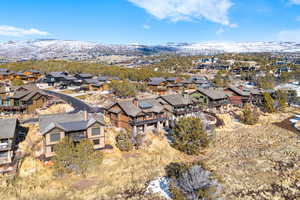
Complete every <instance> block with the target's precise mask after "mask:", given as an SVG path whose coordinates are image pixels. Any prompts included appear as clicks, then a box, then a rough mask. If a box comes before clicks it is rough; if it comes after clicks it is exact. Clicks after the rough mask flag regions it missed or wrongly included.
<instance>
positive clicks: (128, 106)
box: [117, 100, 142, 117]
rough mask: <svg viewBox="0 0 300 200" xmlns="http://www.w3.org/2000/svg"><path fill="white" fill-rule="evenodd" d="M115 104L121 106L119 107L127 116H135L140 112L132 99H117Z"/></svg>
mask: <svg viewBox="0 0 300 200" xmlns="http://www.w3.org/2000/svg"><path fill="white" fill-rule="evenodd" d="M117 104H118V105H119V106H120V107H121V109H122V110H123V111H124V112H125V113H126V114H127V115H129V116H132V117H135V116H137V115H138V114H139V113H141V112H142V110H141V109H140V108H138V107H137V106H135V105H134V104H133V103H132V101H131V100H130V101H119V102H117Z"/></svg>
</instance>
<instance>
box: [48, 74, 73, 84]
mask: <svg viewBox="0 0 300 200" xmlns="http://www.w3.org/2000/svg"><path fill="white" fill-rule="evenodd" d="M66 76H68V73H67V72H50V73H47V74H46V75H45V77H44V82H45V83H48V85H49V86H50V85H51V86H54V85H55V84H59V83H60V82H61V81H63V80H65V77H66Z"/></svg>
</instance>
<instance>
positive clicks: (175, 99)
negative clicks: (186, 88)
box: [158, 94, 193, 106]
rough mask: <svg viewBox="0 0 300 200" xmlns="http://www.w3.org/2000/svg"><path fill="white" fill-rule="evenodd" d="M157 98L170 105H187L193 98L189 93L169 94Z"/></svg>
mask: <svg viewBox="0 0 300 200" xmlns="http://www.w3.org/2000/svg"><path fill="white" fill-rule="evenodd" d="M158 98H161V99H163V100H164V101H165V102H167V103H168V104H170V105H172V106H180V105H189V104H192V103H193V99H192V98H191V97H190V96H189V95H186V96H183V95H181V94H170V95H165V96H160V97H158Z"/></svg>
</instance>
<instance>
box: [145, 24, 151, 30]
mask: <svg viewBox="0 0 300 200" xmlns="http://www.w3.org/2000/svg"><path fill="white" fill-rule="evenodd" d="M143 28H144V29H150V28H151V26H150V25H148V24H144V25H143Z"/></svg>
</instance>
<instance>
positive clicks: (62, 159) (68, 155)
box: [53, 137, 103, 175]
mask: <svg viewBox="0 0 300 200" xmlns="http://www.w3.org/2000/svg"><path fill="white" fill-rule="evenodd" d="M54 151H55V156H54V159H53V161H54V168H55V170H56V172H57V174H58V175H62V174H64V173H69V172H76V173H77V174H80V175H85V174H86V173H87V171H88V169H89V167H91V166H94V165H95V164H101V162H102V160H103V154H102V152H97V151H94V149H93V143H92V142H91V141H90V140H89V139H84V140H81V141H80V143H79V144H77V145H76V146H75V145H74V142H73V140H72V139H71V138H69V137H65V138H64V139H63V140H62V141H61V142H60V143H59V144H57V145H56V146H55V147H54Z"/></svg>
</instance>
